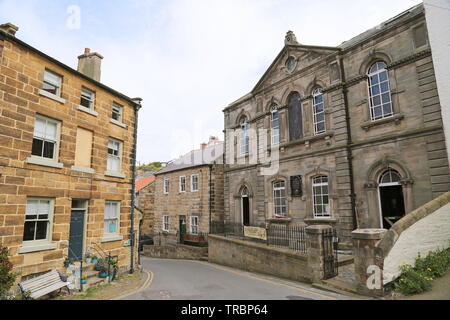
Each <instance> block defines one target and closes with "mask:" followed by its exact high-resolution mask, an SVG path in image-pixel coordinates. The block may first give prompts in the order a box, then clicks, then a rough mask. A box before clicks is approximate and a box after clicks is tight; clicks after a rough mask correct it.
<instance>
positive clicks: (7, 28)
mask: <svg viewBox="0 0 450 320" xmlns="http://www.w3.org/2000/svg"><path fill="white" fill-rule="evenodd" d="M0 30H2V31H4V32H6V33H7V34H9V35H11V36H13V37H15V36H16V32H17V31H18V30H19V27H18V26H15V25H13V24H12V23H11V22H8V23H4V24H2V25H0Z"/></svg>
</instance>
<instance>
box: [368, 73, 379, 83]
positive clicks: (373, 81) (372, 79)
mask: <svg viewBox="0 0 450 320" xmlns="http://www.w3.org/2000/svg"><path fill="white" fill-rule="evenodd" d="M378 82H379V81H378V75H374V76H371V77H370V84H371V85H375V84H378Z"/></svg>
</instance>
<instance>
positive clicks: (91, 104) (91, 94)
mask: <svg viewBox="0 0 450 320" xmlns="http://www.w3.org/2000/svg"><path fill="white" fill-rule="evenodd" d="M86 93H87V94H86ZM82 99H84V100H87V101H89V107H86V106H84V105H82V104H81V100H82ZM80 106H81V107H83V108H86V109H89V110H92V111H93V110H94V106H95V92H94V91H92V90H91V89H88V88H86V87H81V93H80Z"/></svg>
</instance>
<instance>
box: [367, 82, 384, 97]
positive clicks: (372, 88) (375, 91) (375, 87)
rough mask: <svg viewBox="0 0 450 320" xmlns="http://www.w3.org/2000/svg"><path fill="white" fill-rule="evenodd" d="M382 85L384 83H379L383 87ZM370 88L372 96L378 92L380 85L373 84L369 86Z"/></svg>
mask: <svg viewBox="0 0 450 320" xmlns="http://www.w3.org/2000/svg"><path fill="white" fill-rule="evenodd" d="M383 85H385V84H382V85H381V87H382V88H383ZM370 90H371V92H372V95H373V96H374V95H377V94H380V87H379V86H373V87H371V88H370ZM381 90H383V89H381ZM384 91H385V90H384Z"/></svg>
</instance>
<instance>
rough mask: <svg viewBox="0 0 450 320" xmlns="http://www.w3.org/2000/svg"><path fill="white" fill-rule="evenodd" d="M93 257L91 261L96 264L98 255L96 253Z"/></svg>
mask: <svg viewBox="0 0 450 320" xmlns="http://www.w3.org/2000/svg"><path fill="white" fill-rule="evenodd" d="M91 259H92V260H91V262H92V263H93V264H96V263H97V262H98V257H97V256H96V255H95V254H93V255H92V257H91Z"/></svg>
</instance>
